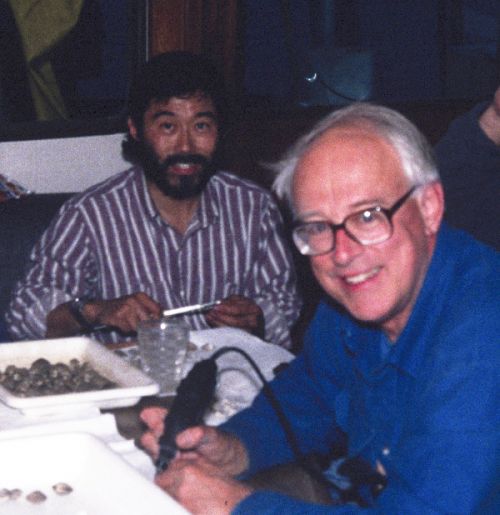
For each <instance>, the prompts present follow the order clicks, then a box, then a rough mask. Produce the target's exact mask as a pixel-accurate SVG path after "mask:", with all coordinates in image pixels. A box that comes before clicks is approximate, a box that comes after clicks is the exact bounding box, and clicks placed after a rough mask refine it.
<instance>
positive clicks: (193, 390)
mask: <svg viewBox="0 0 500 515" xmlns="http://www.w3.org/2000/svg"><path fill="white" fill-rule="evenodd" d="M228 352H236V353H238V354H240V355H241V356H243V357H244V358H245V359H246V360H247V362H248V363H249V364H250V366H251V367H252V369H253V370H254V372H255V373H256V374H257V376H258V378H259V379H260V381H261V382H262V393H263V394H264V395H265V396H266V398H267V400H268V402H269V404H270V405H271V407H272V408H273V410H274V411H275V413H276V416H277V417H278V420H279V423H280V424H281V427H282V429H283V432H284V434H285V438H286V440H287V443H288V445H289V446H290V449H291V451H292V453H293V455H294V457H295V461H296V462H297V464H298V465H299V466H300V467H301V468H302V469H303V470H304V471H305V472H307V473H308V474H309V475H310V476H311V477H312V478H314V479H315V480H316V481H318V482H319V483H320V484H323V485H324V486H326V487H327V488H332V489H334V490H336V491H337V492H338V493H339V495H340V497H341V499H342V500H345V501H354V502H358V504H360V505H362V506H363V505H366V502H365V501H364V498H363V497H361V496H360V495H358V494H357V493H356V492H355V491H354V492H353V491H349V492H348V493H347V494H346V491H345V490H343V489H341V488H340V487H339V486H338V485H336V484H335V483H333V482H332V481H330V480H329V479H328V478H326V477H325V476H324V475H323V473H322V471H321V469H320V468H319V467H318V465H317V464H316V463H312V462H311V461H310V460H308V458H307V456H306V455H304V453H303V452H302V451H301V449H300V446H299V443H298V441H297V438H296V436H295V433H294V431H293V429H292V425H291V424H290V421H289V420H288V418H287V416H286V415H285V413H284V411H283V408H282V407H281V405H280V403H279V401H278V399H277V398H276V396H275V395H274V392H273V391H272V388H271V386H270V385H269V382H268V381H267V379H266V378H265V377H264V374H262V372H261V370H260V369H259V367H258V365H257V364H256V363H255V361H254V360H253V359H252V358H251V357H250V356H249V355H248V354H247V353H246V352H245V351H244V350H242V349H240V348H238V347H222V348H221V349H219V350H217V351H216V352H214V353H213V354H212V356H210V358H207V359H204V360H202V361H199V362H198V363H196V364H195V365H194V366H193V368H192V369H191V370H190V372H189V373H188V374H187V376H186V377H185V378H184V379H183V380H182V381H181V383H180V384H179V387H178V388H177V392H176V396H175V399H174V402H173V404H172V407H171V408H170V410H169V412H168V413H167V415H166V417H165V421H164V427H165V429H164V432H163V435H162V436H161V437H160V440H159V445H160V453H159V457H158V460H157V461H156V469H157V472H158V473H160V472H162V471H164V470H165V469H166V468H167V467H168V464H169V463H170V461H171V460H172V459H173V457H174V456H175V454H176V452H177V446H176V444H175V438H176V436H177V435H178V434H179V433H180V432H181V431H183V430H184V429H187V428H188V427H193V426H196V425H200V424H202V423H203V417H204V415H205V413H206V411H207V409H208V407H209V406H210V404H211V402H212V400H213V397H214V393H215V387H216V382H217V365H216V363H215V362H216V360H217V359H218V358H220V357H221V356H222V355H224V354H226V353H228ZM345 463H346V464H352V465H353V466H354V464H356V466H355V470H353V475H354V476H356V475H357V474H359V472H360V471H361V472H363V473H364V476H365V477H370V483H372V482H373V484H371V485H370V489H371V490H372V492H373V493H374V495H376V494H377V493H378V492H379V491H380V490H381V489H382V488H383V487H384V486H385V482H386V478H385V477H384V476H382V475H381V474H379V473H378V472H376V471H373V470H372V469H371V467H370V468H369V471H370V475H369V476H366V468H367V467H369V465H368V464H365V462H361V461H360V459H359V458H354V459H353V460H351V461H346V462H345ZM358 464H359V465H358ZM360 466H362V467H363V470H361V469H360V468H359V467H360ZM353 483H355V484H356V483H357V482H356V481H353ZM356 486H357V485H356Z"/></svg>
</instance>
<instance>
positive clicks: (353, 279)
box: [343, 266, 382, 285]
mask: <svg viewBox="0 0 500 515" xmlns="http://www.w3.org/2000/svg"><path fill="white" fill-rule="evenodd" d="M381 269H382V267H380V266H377V267H375V268H373V269H372V270H370V271H369V272H365V273H362V274H357V275H351V276H349V277H347V276H344V277H343V279H344V281H345V282H346V283H347V284H353V285H355V284H361V283H362V282H364V281H367V280H368V279H371V278H372V277H375V276H376V275H377V274H378V273H379V272H380V270H381Z"/></svg>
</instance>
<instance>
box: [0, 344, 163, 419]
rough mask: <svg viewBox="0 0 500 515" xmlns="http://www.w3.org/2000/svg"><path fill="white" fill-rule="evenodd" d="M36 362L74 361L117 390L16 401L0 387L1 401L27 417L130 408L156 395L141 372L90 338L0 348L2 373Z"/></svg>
mask: <svg viewBox="0 0 500 515" xmlns="http://www.w3.org/2000/svg"><path fill="white" fill-rule="evenodd" d="M38 358H45V359H47V360H48V361H50V362H51V363H57V362H63V363H69V361H70V360H71V359H73V358H76V359H79V360H80V362H83V361H86V362H88V363H89V364H90V365H91V366H92V368H93V369H94V370H96V371H97V372H98V373H100V374H101V375H103V376H104V377H106V378H107V379H109V380H111V381H113V382H115V383H117V385H118V386H117V387H116V388H109V389H106V390H95V391H89V392H78V393H67V394H60V395H43V396H37V397H19V396H17V395H14V394H12V393H11V392H9V391H8V390H6V389H5V388H3V387H2V386H1V385H0V401H2V402H3V403H5V404H6V405H7V406H9V407H11V408H15V409H18V410H20V411H22V412H23V413H26V414H50V413H54V412H60V411H61V409H64V410H68V409H72V408H73V409H79V410H81V409H85V408H99V409H100V408H117V407H122V406H132V405H134V404H136V403H137V402H138V401H139V399H140V398H141V397H144V396H147V395H155V394H156V393H158V390H159V387H158V384H157V383H156V382H155V381H153V379H151V378H150V377H148V376H147V375H146V374H145V373H144V372H142V371H141V370H139V369H137V368H136V367H133V366H132V365H130V364H129V363H127V361H126V360H124V359H123V358H121V357H119V356H117V355H116V354H115V353H114V352H112V351H110V350H108V349H106V347H104V346H103V345H102V344H99V343H97V342H95V341H93V340H91V339H89V338H85V337H75V338H57V339H53V340H34V341H27V342H16V343H3V344H2V345H0V370H2V371H4V370H5V368H6V367H7V366H8V365H15V366H18V367H29V366H30V365H31V364H32V363H33V362H34V361H35V360H37V359H38Z"/></svg>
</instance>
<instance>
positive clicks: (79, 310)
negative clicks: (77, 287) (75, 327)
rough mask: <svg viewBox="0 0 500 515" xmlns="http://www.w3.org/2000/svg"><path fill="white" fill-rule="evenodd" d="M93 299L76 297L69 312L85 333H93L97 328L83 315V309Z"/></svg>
mask: <svg viewBox="0 0 500 515" xmlns="http://www.w3.org/2000/svg"><path fill="white" fill-rule="evenodd" d="M91 300H92V299H90V298H89V297H75V298H74V299H73V300H71V301H70V302H69V310H70V312H71V315H72V316H73V318H74V319H75V320H76V321H77V322H78V324H79V325H80V327H81V328H82V329H84V330H85V331H93V330H94V329H96V328H95V326H94V325H93V324H91V323H90V322H89V321H88V320H87V319H86V318H85V316H84V315H83V308H84V307H85V305H86V304H88V303H89V302H90V301H91Z"/></svg>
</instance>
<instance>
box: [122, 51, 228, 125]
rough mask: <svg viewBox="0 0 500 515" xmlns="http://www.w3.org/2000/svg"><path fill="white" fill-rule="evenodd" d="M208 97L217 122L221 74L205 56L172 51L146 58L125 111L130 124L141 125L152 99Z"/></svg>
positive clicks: (222, 102) (222, 96)
mask: <svg viewBox="0 0 500 515" xmlns="http://www.w3.org/2000/svg"><path fill="white" fill-rule="evenodd" d="M198 92H200V93H202V94H203V95H206V96H207V97H209V98H210V99H211V100H212V102H213V103H214V105H215V108H216V109H217V116H218V118H219V124H221V123H222V122H223V120H224V118H225V115H226V109H227V106H226V93H225V90H224V82H223V79H222V76H221V74H220V73H219V71H218V69H217V67H216V66H215V65H214V63H213V62H212V61H211V60H210V59H209V58H208V57H206V56H202V55H198V54H193V53H191V52H184V51H176V52H167V53H164V54H160V55H157V56H155V57H153V58H152V59H150V60H149V61H148V62H147V63H146V64H144V66H143V67H142V69H140V70H139V73H138V74H137V75H136V77H135V79H134V80H133V82H132V85H131V88H130V93H129V101H128V113H129V116H130V117H131V118H132V121H133V122H134V125H135V126H136V127H138V128H140V129H142V126H143V116H144V113H145V112H146V110H147V108H148V107H149V105H150V103H151V101H153V100H168V99H169V98H171V97H184V96H189V95H192V94H194V93H198Z"/></svg>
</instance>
